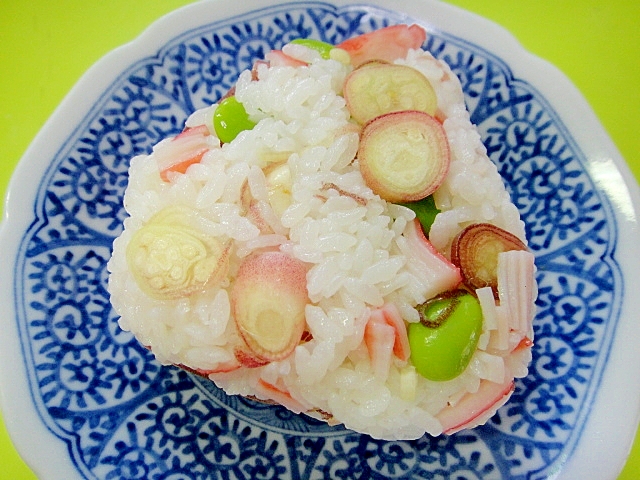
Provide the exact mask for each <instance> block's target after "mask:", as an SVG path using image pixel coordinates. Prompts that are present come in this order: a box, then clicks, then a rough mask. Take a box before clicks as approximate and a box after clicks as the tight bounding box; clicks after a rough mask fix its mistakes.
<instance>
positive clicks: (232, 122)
mask: <svg viewBox="0 0 640 480" xmlns="http://www.w3.org/2000/svg"><path fill="white" fill-rule="evenodd" d="M255 126H256V124H255V123H253V122H252V121H251V120H250V119H249V115H248V114H247V111H246V110H245V109H244V106H243V105H242V104H241V103H240V102H239V101H238V100H237V99H236V97H234V96H231V97H227V98H225V99H224V100H222V101H221V102H220V103H219V104H218V106H217V107H216V111H215V112H214V114H213V129H214V130H215V132H216V135H217V136H218V138H219V139H220V141H221V142H223V143H229V142H231V141H232V140H233V139H234V138H236V137H237V136H238V134H239V133H240V132H243V131H244V130H251V129H252V128H253V127H255Z"/></svg>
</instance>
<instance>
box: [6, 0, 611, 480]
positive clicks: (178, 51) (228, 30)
mask: <svg viewBox="0 0 640 480" xmlns="http://www.w3.org/2000/svg"><path fill="white" fill-rule="evenodd" d="M406 21H408V20H407V19H406V18H405V17H401V16H399V15H398V14H396V13H393V12H390V11H386V10H382V9H378V8H374V7H368V6H351V7H343V8H337V7H334V6H332V5H330V4H328V3H320V2H308V3H295V4H290V5H280V6H273V7H269V8H266V9H263V10H260V11H257V12H249V13H246V14H245V15H243V16H241V17H237V18H234V19H233V20H223V21H219V22H216V23H213V24H209V25H204V26H202V27H200V28H198V29H195V30H192V31H188V32H185V33H184V34H183V35H181V36H180V37H179V38H176V39H174V40H172V41H169V42H168V43H167V44H166V45H164V46H163V47H162V48H161V49H160V50H159V51H158V53H157V55H155V56H154V57H150V58H145V59H143V60H141V61H139V62H137V63H135V64H133V65H131V66H130V67H129V68H127V70H126V71H125V72H123V73H122V74H121V75H119V76H118V78H117V79H116V80H115V81H114V83H113V84H112V85H111V86H110V87H109V89H108V90H107V91H106V92H105V93H104V95H103V96H102V99H101V101H100V102H99V104H97V105H96V106H95V107H94V109H93V110H92V111H91V112H90V113H89V114H87V116H86V117H85V119H84V120H83V121H82V122H81V124H80V125H79V126H78V128H77V133H76V134H74V136H73V137H71V138H70V139H69V140H68V142H67V143H66V144H65V146H64V147H63V148H62V149H61V150H60V151H59V152H58V154H57V155H56V156H55V157H54V158H52V159H51V167H50V170H49V172H48V175H47V176H46V178H45V179H44V180H43V183H42V185H41V189H40V196H39V198H38V200H37V202H36V205H35V206H34V211H35V215H36V218H35V219H34V221H33V223H32V228H31V229H30V230H29V231H27V232H26V233H25V235H24V237H23V241H22V248H21V250H20V251H21V252H22V253H20V257H19V258H18V261H17V265H18V269H17V274H16V284H15V287H16V291H17V292H18V295H17V300H16V301H17V304H16V310H17V311H18V312H19V315H18V318H17V321H18V325H19V328H20V332H21V339H22V348H23V352H24V356H25V359H26V362H27V366H28V370H29V375H30V383H31V388H32V395H33V399H34V402H35V404H36V405H37V407H38V410H39V413H40V415H41V418H42V420H43V421H44V423H45V424H46V425H47V427H48V428H49V429H50V430H51V431H52V432H53V433H54V434H55V435H57V436H58V437H60V438H61V439H63V440H64V441H65V442H67V444H68V446H69V452H70V455H71V459H72V461H73V463H74V464H75V465H76V466H77V469H78V475H79V476H82V477H85V478H101V479H124V478H127V479H136V478H138V479H154V480H160V479H166V480H185V479H191V478H203V479H209V478H210V479H218V478H219V479H228V478H238V479H242V478H247V479H249V478H264V479H271V478H272V479H276V478H294V479H295V478H318V479H320V478H337V479H359V478H361V479H364V478H380V479H382V478H385V479H388V478H398V479H400V478H403V479H419V478H420V479H422V478H477V479H492V478H507V477H508V478H516V479H517V478H543V477H546V476H547V475H550V474H551V473H552V472H554V471H556V470H557V469H558V468H561V464H562V462H564V461H565V459H566V458H567V457H568V456H570V455H571V453H572V448H573V446H574V445H575V444H576V442H577V441H578V439H579V438H580V435H581V430H582V425H583V424H584V418H585V415H586V412H587V411H588V410H589V407H590V403H591V401H592V398H593V396H594V394H595V391H596V390H597V388H598V384H599V381H600V377H601V375H602V370H603V367H604V365H605V363H606V358H607V354H608V351H609V349H610V346H611V339H612V336H613V332H614V331H615V326H616V322H617V315H618V308H619V305H620V300H621V292H622V279H621V278H620V274H619V270H618V267H617V263H616V260H615V259H614V256H613V255H614V248H615V243H616V225H615V223H614V220H613V217H612V215H610V213H609V206H608V204H607V202H606V199H605V198H603V196H602V195H601V194H600V193H599V192H598V191H597V189H596V188H595V187H594V185H593V183H592V181H591V180H590V177H589V175H588V174H587V172H586V170H585V165H584V158H583V154H582V153H581V151H580V149H579V148H578V146H577V145H575V144H574V142H573V139H572V138H571V136H570V135H569V133H568V132H567V130H566V129H565V127H564V126H563V125H562V123H561V122H560V120H559V119H558V117H557V116H556V114H555V113H554V111H553V108H552V107H551V106H550V105H548V104H547V102H546V100H545V99H544V98H543V97H542V96H541V95H540V94H539V93H538V92H537V91H535V89H533V88H532V87H531V86H530V85H528V84H527V83H526V82H524V81H522V80H519V79H517V78H514V77H513V75H512V74H511V71H510V69H509V67H508V65H506V64H505V63H504V62H503V61H502V60H501V59H499V58H496V57H495V56H493V55H492V54H491V53H490V52H487V51H485V50H483V49H482V48H480V47H478V46H476V45H473V44H469V43H468V42H466V41H464V40H462V39H460V38H457V37H453V36H451V35H448V34H446V33H444V32H438V31H436V32H431V34H430V35H429V38H428V40H427V43H426V44H425V48H428V49H429V50H430V51H431V52H433V54H434V55H435V56H436V57H438V58H442V59H444V60H446V61H447V62H448V63H449V64H450V65H451V67H452V69H453V71H454V72H455V73H456V74H457V75H458V76H459V78H460V80H461V83H462V86H463V89H464V91H465V99H466V102H467V106H468V108H469V111H470V113H471V119H472V121H473V122H474V123H476V124H477V125H478V128H479V131H480V133H481V135H482V138H483V141H484V143H485V146H486V148H487V151H488V153H489V155H490V157H491V159H492V160H493V161H494V162H495V164H496V166H497V168H498V170H499V172H500V174H501V175H502V177H503V178H504V181H505V184H506V186H507V188H508V190H509V193H510V194H511V196H512V199H513V201H514V202H515V204H516V205H517V207H518V208H519V210H520V213H521V215H522V218H523V220H524V221H525V224H526V231H527V235H528V238H529V239H530V246H531V249H532V251H533V252H534V253H535V255H536V263H537V266H538V282H539V298H538V301H537V306H538V312H537V316H536V319H535V326H534V328H535V335H536V342H535V345H534V347H533V362H532V364H531V367H530V371H529V374H528V376H527V377H526V378H523V379H521V380H519V381H518V382H517V384H516V390H515V392H514V395H513V397H512V399H511V401H510V402H509V403H508V404H507V405H505V406H504V407H503V408H502V409H500V410H499V412H498V413H497V414H496V415H495V416H494V418H493V419H492V420H491V421H490V422H489V423H487V424H486V425H484V426H482V427H479V428H477V429H475V430H473V431H468V432H467V431H464V432H460V433H458V434H455V435H452V436H442V437H438V438H430V437H427V436H425V437H423V438H421V439H418V440H415V441H405V442H384V441H379V440H374V439H371V438H370V437H368V436H366V435H359V434H355V433H353V432H350V431H349V430H347V429H345V428H344V427H342V426H338V427H330V426H328V425H327V424H325V423H324V422H320V421H318V420H315V419H312V418H310V417H307V416H306V415H294V414H292V413H291V412H289V411H288V410H286V409H284V408H283V407H274V406H270V405H265V404H262V403H258V402H254V401H252V400H249V399H244V398H239V397H229V396H227V395H226V394H224V393H223V392H222V391H220V390H219V389H218V388H216V387H215V385H213V384H212V383H211V382H209V381H207V380H204V379H202V378H201V377H198V376H196V375H192V374H189V373H186V372H185V371H182V370H179V369H177V368H173V367H161V366H159V365H158V364H157V363H156V362H155V360H154V359H153V356H152V355H151V354H150V353H149V352H148V351H147V350H146V349H144V348H143V347H142V346H140V345H139V344H138V342H137V341H135V339H133V338H132V337H131V335H129V334H128V333H125V332H123V331H121V330H120V329H119V328H118V325H117V317H116V316H115V314H114V312H113V311H112V309H111V307H110V304H109V297H108V293H107V291H106V288H105V286H106V281H107V273H106V262H107V260H108V258H109V255H110V247H111V244H112V242H113V239H114V238H115V237H116V236H117V235H118V234H119V233H120V231H121V228H122V221H123V219H124V218H125V212H124V209H123V206H122V196H123V192H124V189H125V187H126V184H127V169H128V165H129V160H130V159H131V157H133V156H135V155H138V154H142V153H146V152H148V151H149V150H150V148H151V146H152V145H153V144H155V143H156V142H157V141H159V140H160V139H162V138H164V137H166V136H168V135H174V134H176V133H177V132H179V131H180V130H181V128H182V126H183V123H184V121H185V119H186V117H187V116H188V115H189V114H190V113H191V112H192V111H193V110H194V109H196V108H200V107H202V106H204V105H207V104H209V103H212V102H215V101H216V100H217V99H218V98H220V97H221V96H222V95H224V94H225V93H226V92H227V91H228V90H229V89H230V88H231V87H232V86H233V82H234V81H235V79H236V77H237V76H238V74H239V72H240V71H241V70H243V69H246V68H250V67H251V65H252V63H253V61H254V60H256V59H259V58H261V57H263V56H264V54H265V53H266V52H267V51H268V50H269V49H272V48H280V47H281V46H282V45H283V43H286V42H287V41H289V40H291V39H292V38H295V37H313V38H318V39H320V40H324V41H327V42H331V43H338V42H340V41H341V40H343V39H345V38H348V37H351V36H353V35H355V34H358V33H363V32H367V31H370V30H372V29H376V28H379V27H381V26H385V25H389V24H393V23H401V22H406ZM418 23H419V22H418Z"/></svg>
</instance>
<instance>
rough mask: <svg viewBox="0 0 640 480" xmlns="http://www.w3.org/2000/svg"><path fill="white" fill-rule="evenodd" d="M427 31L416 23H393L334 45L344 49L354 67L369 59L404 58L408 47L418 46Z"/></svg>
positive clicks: (423, 39)
mask: <svg viewBox="0 0 640 480" xmlns="http://www.w3.org/2000/svg"><path fill="white" fill-rule="evenodd" d="M426 39H427V33H426V32H425V30H424V29H423V28H422V27H419V26H418V25H411V26H408V25H393V26H390V27H386V28H381V29H379V30H375V31H373V32H370V33H365V34H363V35H359V36H357V37H354V38H351V39H349V40H345V41H344V42H342V43H340V44H338V45H336V46H337V47H338V48H341V49H342V50H346V51H347V52H348V53H349V55H350V57H351V63H352V64H353V66H354V67H357V66H359V65H362V64H363V63H366V62H369V61H371V60H385V61H388V62H392V61H393V60H395V59H397V58H404V56H405V55H406V54H407V51H408V50H409V49H412V48H413V49H415V48H420V47H421V46H422V44H423V43H424V42H425V40H426Z"/></svg>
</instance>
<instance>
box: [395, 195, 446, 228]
mask: <svg viewBox="0 0 640 480" xmlns="http://www.w3.org/2000/svg"><path fill="white" fill-rule="evenodd" d="M400 205H402V206H404V207H407V208H410V209H411V210H413V212H414V213H415V214H416V218H417V219H418V221H419V222H420V225H422V230H424V234H425V235H429V231H430V230H431V225H433V222H434V221H435V219H436V215H437V214H438V213H440V210H439V209H438V207H436V202H435V200H434V199H433V195H429V196H428V197H425V198H423V199H422V200H418V201H416V202H407V203H401V204H400Z"/></svg>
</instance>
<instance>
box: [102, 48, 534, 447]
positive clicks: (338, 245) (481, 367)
mask: <svg viewBox="0 0 640 480" xmlns="http://www.w3.org/2000/svg"><path fill="white" fill-rule="evenodd" d="M311 61H312V63H311V64H310V66H308V67H299V68H293V67H271V68H269V67H267V65H260V66H259V68H258V72H257V73H258V78H259V81H255V80H252V78H251V73H250V72H244V73H243V74H241V75H240V78H239V80H238V83H237V86H236V92H235V95H236V98H237V99H238V100H239V101H240V102H241V103H243V105H244V106H245V108H246V110H247V111H248V113H249V115H250V117H251V118H252V119H253V120H254V121H255V122H256V123H257V125H256V126H255V128H253V129H252V130H249V131H245V132H242V133H241V134H240V135H239V136H238V137H237V138H236V139H235V140H234V141H232V142H231V143H229V144H225V145H224V146H222V147H221V148H219V147H217V146H215V147H214V148H212V149H211V150H210V151H209V152H208V153H207V154H206V155H205V156H204V157H203V158H202V160H201V162H200V163H198V164H195V165H193V166H191V167H190V168H189V169H188V170H187V172H186V173H185V174H175V175H174V176H173V177H171V178H170V179H171V182H165V181H163V180H161V178H160V174H159V171H158V168H157V166H156V162H154V161H152V160H153V154H152V155H151V156H139V157H136V158H134V159H132V161H131V168H130V172H129V186H128V188H127V190H126V193H125V198H124V202H125V207H126V209H127V211H128V213H129V215H130V216H129V217H128V218H127V219H126V220H125V222H124V227H125V229H124V232H123V233H122V235H121V236H120V237H119V238H118V239H117V240H116V241H115V243H114V246H113V257H112V259H111V261H110V262H109V265H108V268H109V271H110V272H111V274H110V278H109V291H110V293H111V301H112V305H113V307H114V308H115V310H116V312H117V313H118V314H119V315H121V318H120V321H119V323H120V326H121V327H122V328H123V329H124V330H127V331H131V332H133V333H134V334H135V336H136V337H137V338H138V340H139V341H140V342H141V343H142V344H144V345H145V346H148V347H150V348H151V350H152V351H153V353H154V354H155V356H156V358H157V359H158V361H160V362H161V363H163V364H176V365H183V366H186V367H188V368H191V369H195V370H198V371H201V372H207V371H212V370H215V369H216V368H218V367H220V365H223V364H225V363H229V362H233V361H234V352H233V345H234V344H235V343H236V342H237V333H236V332H235V326H234V321H233V319H232V318H231V309H230V300H229V297H230V291H231V287H232V285H233V275H234V273H235V272H236V271H237V269H238V266H239V264H240V262H241V261H242V259H243V258H245V257H247V256H248V255H250V254H251V253H252V252H254V251H257V250H260V249H264V248H271V249H279V250H280V251H282V252H285V253H288V254H290V255H292V256H293V257H296V258H298V259H300V260H302V261H304V262H307V263H308V264H309V265H310V269H309V271H308V275H307V290H308V294H309V299H310V301H311V303H310V304H308V305H307V307H306V311H305V314H306V323H307V330H308V331H309V332H310V333H311V335H312V336H313V338H312V340H310V341H308V342H306V343H302V344H300V345H299V346H297V347H296V349H295V351H294V352H293V354H291V355H290V356H289V357H287V358H285V359H283V360H280V361H277V362H271V363H270V364H268V365H266V366H263V367H258V368H240V369H237V370H233V371H231V372H228V373H213V374H210V378H211V379H212V380H213V381H214V382H215V383H216V384H217V385H218V386H220V387H221V388H223V389H224V390H225V391H226V392H227V393H229V394H241V395H252V396H257V397H259V398H265V397H267V396H268V395H265V393H264V391H263V390H261V389H260V386H259V381H260V380H262V381H264V382H267V383H269V384H271V385H281V386H283V387H284V388H286V390H287V391H288V393H289V394H290V396H291V397H292V398H293V399H294V401H295V402H297V404H299V405H300V406H302V410H309V411H311V412H314V411H315V412H316V413H317V412H318V411H322V412H325V413H326V414H330V416H331V421H333V422H336V423H343V424H344V425H345V426H347V427H348V428H351V429H353V430H356V431H359V432H364V433H368V434H370V435H372V436H374V437H377V438H384V439H399V438H402V439H408V438H417V437H420V436H422V435H423V434H424V433H425V432H427V433H430V434H432V435H438V434H440V433H441V432H442V430H443V427H442V425H441V423H440V422H439V420H438V418H436V415H437V414H438V412H440V410H441V409H442V408H444V407H445V406H446V405H448V404H455V403H456V401H458V400H459V399H460V398H462V396H463V395H464V394H465V393H466V392H474V391H476V390H477V389H478V386H479V383H480V380H481V379H488V380H492V381H496V382H501V381H503V379H504V377H505V375H507V376H508V375H511V376H513V375H518V376H522V375H525V374H526V370H527V364H528V361H529V359H528V358H527V357H526V355H518V356H517V357H518V358H508V359H507V360H508V361H505V358H503V356H501V355H497V354H492V352H491V348H490V342H489V338H490V336H491V331H495V330H496V329H497V328H498V324H499V322H498V321H497V320H496V319H495V318H494V317H491V321H488V322H487V321H485V325H484V334H483V337H482V340H481V342H480V347H481V348H479V349H478V350H477V352H476V353H475V355H474V357H473V359H472V361H471V364H470V365H469V367H468V368H467V369H466V370H465V371H464V372H463V373H462V374H461V375H460V376H459V377H457V378H455V379H453V380H451V381H447V382H432V381H429V380H426V379H425V378H423V377H422V376H420V375H416V374H415V371H412V370H411V369H412V368H413V367H412V366H410V365H407V363H406V362H401V361H399V360H398V359H394V361H393V364H392V366H391V369H390V371H389V372H388V375H386V376H385V378H380V377H377V376H376V375H374V374H373V370H372V366H371V364H370V361H369V356H368V353H367V350H366V346H365V345H364V342H363V334H364V327H365V322H366V320H367V316H368V312H369V311H370V310H371V309H372V308H376V307H381V306H382V305H383V304H387V303H394V304H395V305H396V306H397V307H398V309H399V310H400V312H401V313H402V315H403V317H404V319H405V320H407V321H409V322H415V321H418V313H417V311H416V310H415V308H414V307H415V306H416V305H417V304H419V303H422V302H424V301H425V300H427V298H426V297H425V295H426V293H425V292H426V287H425V282H426V280H425V279H424V278H422V275H421V272H420V270H419V269H417V268H416V267H415V266H414V261H413V259H412V258H411V253H410V252H407V247H406V245H405V244H404V243H403V242H404V237H403V236H402V233H403V232H404V231H405V228H406V226H407V224H408V222H411V221H412V220H413V218H414V214H413V212H412V211H411V210H409V209H407V208H404V207H400V206H396V205H392V204H388V203H387V202H385V201H383V200H382V199H381V198H380V197H378V196H377V195H376V194H374V193H373V192H372V191H371V189H370V188H369V187H367V185H366V184H365V182H364V180H363V178H362V176H361V174H360V171H359V168H358V162H357V159H355V156H356V152H357V149H358V140H359V138H358V133H357V131H356V130H355V129H354V128H353V125H352V124H351V123H350V122H349V112H348V110H347V108H346V105H345V100H344V98H343V97H342V96H341V88H342V84H343V82H344V79H345V77H346V75H347V74H348V73H349V71H350V69H351V67H350V66H346V65H344V64H342V63H340V62H338V61H334V60H322V59H320V58H319V57H318V56H316V55H311ZM398 63H403V64H407V65H409V66H412V67H414V68H416V69H418V70H419V71H420V72H422V73H423V74H424V75H425V76H426V77H427V78H428V79H429V80H430V82H431V83H432V84H433V85H434V87H435V89H436V93H437V95H438V106H439V109H440V110H441V111H442V112H443V113H444V115H445V117H446V120H445V122H444V128H445V131H446V133H447V135H448V138H449V143H450V148H451V152H452V162H451V167H450V173H449V175H448V177H447V178H446V180H445V182H444V184H443V185H442V186H441V187H440V188H439V190H437V192H436V194H435V199H436V203H437V205H438V207H439V208H440V209H441V210H442V212H441V213H440V214H439V215H438V216H437V217H436V220H435V223H434V225H433V227H432V229H431V234H430V241H431V242H432V243H433V245H434V246H435V247H436V248H437V249H438V250H440V251H441V252H442V253H443V254H444V255H445V256H448V255H449V254H448V252H449V247H450V245H451V241H452V239H453V237H454V236H455V235H456V234H457V233H458V232H459V231H460V230H461V229H462V228H464V227H465V226H466V225H468V224H470V223H473V222H478V221H482V222H490V223H493V224H495V225H497V226H499V227H501V228H503V229H505V230H508V231H510V232H512V233H514V234H515V235H517V236H518V237H520V238H521V239H523V240H524V228H523V224H522V222H521V220H520V218H519V215H518V212H517V210H516V208H515V206H514V205H513V204H512V203H511V201H510V199H509V196H508V194H507V192H506V190H505V188H504V186H503V183H502V180H501V178H500V176H499V174H498V172H497V170H496V168H495V166H494V165H493V164H492V163H491V161H490V160H489V159H488V157H487V155H486V150H485V148H484V146H483V145H482V142H481V139H480V137H479V135H478V133H477V132H476V130H475V128H474V127H473V126H472V125H471V123H470V121H469V114H468V113H467V111H466V109H465V106H464V101H463V96H462V90H461V88H460V84H459V82H458V79H457V78H456V76H455V75H454V74H453V73H452V72H451V70H450V69H449V67H448V66H447V65H445V64H444V63H442V62H440V61H437V60H435V59H434V58H433V57H432V56H431V55H430V54H429V53H426V52H423V51H421V50H416V51H410V52H409V54H408V56H407V58H406V59H402V60H399V61H398ZM215 108H216V105H213V106H211V107H209V108H206V109H203V110H201V111H198V112H195V113H194V114H193V115H192V116H191V117H190V118H189V120H188V121H187V126H189V127H195V126H198V125H202V124H206V125H211V124H212V123H211V118H212V115H213V111H214V110H215ZM210 133H211V142H212V144H213V145H218V142H217V139H216V138H215V134H214V133H213V131H211V132H210ZM159 148H162V145H160V146H157V147H156V150H157V149H159ZM274 159H276V160H278V161H280V160H282V159H285V160H286V162H287V164H288V166H289V168H290V170H291V175H292V179H293V184H292V188H291V200H292V202H291V205H290V206H289V207H288V208H286V210H285V211H284V212H283V213H282V215H278V214H277V213H276V212H275V211H274V210H273V208H272V207H271V205H270V203H269V201H268V193H267V187H266V185H265V175H264V173H263V168H264V167H265V166H267V165H268V164H269V162H270V161H272V160H274ZM245 182H247V183H248V186H249V189H250V192H251V195H252V196H253V197H254V199H256V200H257V202H258V204H259V208H260V209H261V212H262V217H263V218H264V219H266V221H267V223H268V224H269V227H270V228H269V229H268V231H261V230H260V228H259V227H258V226H257V225H256V224H254V223H252V221H251V220H250V219H249V218H247V217H246V216H243V212H242V209H241V207H240V205H241V195H242V186H243V184H244V183H245ZM173 205H181V206H183V207H187V208H188V209H190V210H189V211H191V212H193V215H192V218H193V219H194V222H195V223H196V224H197V226H198V228H199V229H200V230H201V231H202V232H203V233H204V234H206V235H210V236H214V237H217V238H221V239H224V240H225V241H228V242H229V243H230V244H231V249H230V252H231V253H230V256H229V261H230V266H229V276H228V278H226V279H224V280H223V281H222V282H221V283H220V284H218V285H215V286H209V288H206V289H203V290H202V291H196V292H195V293H193V294H192V295H190V296H188V297H184V298H179V299H170V300H158V299H154V298H151V297H149V296H148V295H146V294H145V293H144V292H143V291H142V290H141V289H140V288H139V287H138V285H137V283H136V281H135V280H134V278H133V276H132V275H131V272H130V271H129V269H128V267H127V261H126V253H125V252H126V248H127V245H128V243H129V241H130V240H131V238H132V236H133V234H134V233H135V232H136V231H137V230H139V229H140V227H141V226H143V225H144V224H146V223H147V222H148V221H149V220H150V219H151V218H152V217H153V215H154V214H156V213H157V212H159V211H161V210H162V209H164V208H166V207H170V206H173ZM482 299H483V302H485V303H486V302H487V298H486V296H484V297H482ZM488 301H489V303H490V305H489V306H488V307H486V308H489V309H490V308H493V309H495V307H496V306H495V305H494V304H493V300H492V299H490V300H488ZM514 357H515V356H514ZM407 392H409V393H407ZM265 399H268V398H265ZM287 406H288V405H287Z"/></svg>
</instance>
